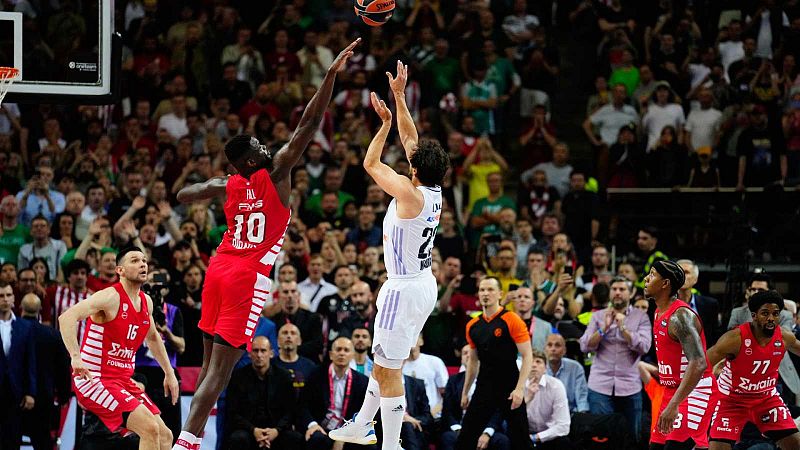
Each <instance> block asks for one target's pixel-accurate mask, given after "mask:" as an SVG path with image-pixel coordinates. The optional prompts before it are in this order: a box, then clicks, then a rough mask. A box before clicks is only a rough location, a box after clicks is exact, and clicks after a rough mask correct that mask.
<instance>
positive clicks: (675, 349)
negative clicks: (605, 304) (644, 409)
mask: <svg viewBox="0 0 800 450" xmlns="http://www.w3.org/2000/svg"><path fill="white" fill-rule="evenodd" d="M685 281H686V274H685V273H684V272H683V269H682V268H681V266H679V265H678V264H676V263H674V262H672V261H658V262H656V263H655V264H653V266H652V268H651V269H650V273H649V274H648V275H647V277H645V280H644V295H645V297H647V298H650V299H653V300H654V301H655V304H656V308H657V309H656V313H655V317H654V319H653V335H654V337H655V346H656V359H657V360H658V374H659V383H661V385H662V386H664V398H663V401H662V402H661V411H660V412H659V416H658V421H657V422H656V426H655V428H654V429H653V430H652V433H651V434H650V448H651V449H665V450H690V449H692V448H708V427H709V425H710V424H711V415H712V413H713V411H714V408H715V406H716V403H715V402H716V394H715V391H716V386H715V384H716V382H715V380H714V376H713V374H712V372H711V366H710V365H709V363H708V357H707V356H706V337H705V335H704V333H703V325H702V324H701V322H700V319H699V318H698V317H697V314H696V313H695V312H694V311H693V310H692V309H691V308H690V307H689V305H688V304H687V303H685V302H683V301H681V300H679V299H678V298H677V297H676V294H677V293H678V289H680V287H681V286H683V283H684V282H685Z"/></svg>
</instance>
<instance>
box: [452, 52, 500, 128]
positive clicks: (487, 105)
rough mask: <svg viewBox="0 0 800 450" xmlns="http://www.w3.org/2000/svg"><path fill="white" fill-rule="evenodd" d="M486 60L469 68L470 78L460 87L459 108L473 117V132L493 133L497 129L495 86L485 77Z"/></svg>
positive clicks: (487, 67)
mask: <svg viewBox="0 0 800 450" xmlns="http://www.w3.org/2000/svg"><path fill="white" fill-rule="evenodd" d="M488 70H489V66H488V65H487V64H486V61H479V62H476V63H475V65H474V66H473V67H471V68H470V75H471V76H472V79H471V80H469V81H468V82H466V83H464V85H463V86H462V87H461V108H462V109H463V111H464V112H465V113H466V114H469V115H470V116H472V118H473V119H475V132H476V133H478V134H489V135H494V134H495V131H496V130H497V127H496V123H495V117H494V116H495V114H494V110H495V108H497V101H498V94H497V87H496V86H495V85H494V83H492V82H491V81H489V80H488V79H487V78H486V75H487V73H488Z"/></svg>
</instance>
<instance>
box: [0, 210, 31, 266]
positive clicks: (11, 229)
mask: <svg viewBox="0 0 800 450" xmlns="http://www.w3.org/2000/svg"><path fill="white" fill-rule="evenodd" d="M0 213H2V214H3V226H2V229H0V264H2V263H6V262H11V263H14V264H16V263H17V258H18V255H19V249H20V247H22V246H23V245H24V244H26V243H28V242H31V233H30V230H29V229H28V227H26V226H25V225H22V224H21V223H18V222H17V217H19V201H18V200H17V199H16V197H14V196H13V195H7V196H5V197H4V198H3V200H2V201H0Z"/></svg>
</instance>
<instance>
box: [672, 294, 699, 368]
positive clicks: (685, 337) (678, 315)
mask: <svg viewBox="0 0 800 450" xmlns="http://www.w3.org/2000/svg"><path fill="white" fill-rule="evenodd" d="M669 334H670V336H674V337H675V338H676V339H677V340H678V341H680V343H681V346H682V347H683V353H684V354H685V355H686V359H688V360H689V362H690V363H691V362H692V361H702V363H703V365H705V363H706V359H705V355H704V354H703V341H702V340H701V339H700V326H699V324H698V323H697V317H696V316H695V315H694V314H692V313H691V312H690V311H689V310H688V309H687V308H678V309H677V310H676V311H675V313H674V314H673V315H672V316H671V317H670V320H669ZM703 369H705V367H703Z"/></svg>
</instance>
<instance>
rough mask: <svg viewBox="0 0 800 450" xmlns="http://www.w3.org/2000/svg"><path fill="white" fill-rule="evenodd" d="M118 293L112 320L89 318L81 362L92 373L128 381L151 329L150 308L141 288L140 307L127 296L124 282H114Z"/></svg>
mask: <svg viewBox="0 0 800 450" xmlns="http://www.w3.org/2000/svg"><path fill="white" fill-rule="evenodd" d="M113 287H114V288H115V289H116V290H117V293H118V294H119V309H118V310H117V315H116V317H114V319H113V320H111V321H109V322H106V323H96V322H94V321H93V320H92V318H91V317H89V318H87V319H86V333H85V334H84V335H83V344H81V361H83V364H84V365H85V366H86V368H87V369H89V371H90V372H91V373H92V376H94V377H99V378H102V379H114V380H129V379H130V377H131V376H132V375H133V369H134V366H135V364H136V351H137V350H139V347H140V346H141V345H142V342H143V341H144V338H145V337H146V336H147V332H148V331H150V311H148V309H147V299H146V298H145V296H144V292H142V291H139V310H138V311H137V310H136V307H135V306H134V305H133V302H132V301H131V299H130V298H128V294H127V293H126V292H125V289H123V288H122V284H120V283H114V285H113Z"/></svg>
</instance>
